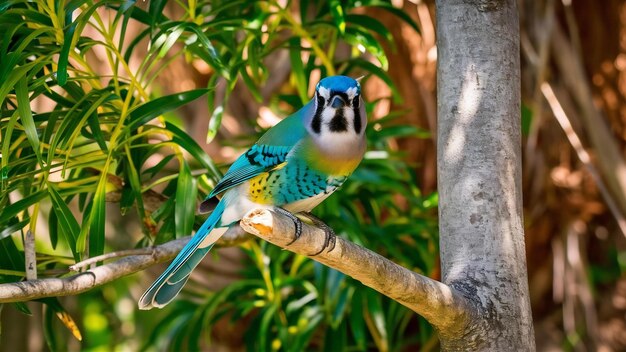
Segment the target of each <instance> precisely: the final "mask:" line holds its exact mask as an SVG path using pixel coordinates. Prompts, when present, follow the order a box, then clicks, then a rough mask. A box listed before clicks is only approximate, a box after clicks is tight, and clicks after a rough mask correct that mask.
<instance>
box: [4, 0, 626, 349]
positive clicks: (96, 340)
mask: <svg viewBox="0 0 626 352" xmlns="http://www.w3.org/2000/svg"><path fill="white" fill-rule="evenodd" d="M211 3H212V4H204V3H202V2H200V3H198V4H196V3H195V2H192V1H189V2H184V1H181V2H167V4H165V3H164V4H163V12H162V13H163V15H164V16H165V19H164V18H160V19H158V20H154V18H158V16H157V15H158V12H157V15H155V13H154V10H153V6H157V5H154V3H153V2H149V1H147V2H138V3H137V4H136V6H137V7H138V8H139V9H143V10H144V13H145V14H146V16H147V15H151V16H152V17H151V18H152V19H153V20H152V21H150V19H149V17H145V19H144V21H141V20H140V19H141V16H140V15H141V14H139V15H138V14H137V13H135V14H134V15H133V19H132V20H130V21H128V22H127V26H125V28H124V35H120V33H121V29H120V28H122V27H121V26H119V27H115V26H116V25H117V24H116V22H115V21H116V19H117V18H116V17H115V15H116V13H118V12H117V11H119V7H120V6H125V5H124V4H126V3H122V2H120V4H122V5H120V4H117V5H116V4H115V2H111V3H109V4H108V5H107V6H108V7H104V6H103V7H100V8H98V9H97V10H96V13H97V14H99V16H100V19H99V20H97V21H93V23H95V25H86V26H85V28H84V29H83V31H82V34H81V36H82V37H85V38H102V37H103V34H102V31H99V30H97V28H99V26H100V21H101V22H102V23H103V24H102V27H103V28H104V27H107V26H108V28H109V29H110V30H111V33H114V35H112V38H114V39H115V42H116V43H117V41H119V43H124V44H125V48H124V49H125V50H126V48H129V46H130V47H132V48H133V49H134V50H129V51H126V52H125V53H128V54H125V56H126V58H127V62H128V65H129V68H128V70H129V71H130V72H134V71H136V70H139V71H141V70H142V69H143V70H145V72H151V73H152V74H153V75H154V77H153V80H150V81H146V82H149V84H148V83H146V85H145V87H146V90H147V91H148V95H149V96H150V97H158V96H165V95H169V94H174V93H178V92H183V91H189V90H192V89H196V88H206V87H209V88H211V90H210V92H209V94H208V95H207V97H206V98H202V99H197V100H193V101H191V102H190V103H189V104H186V105H185V106H183V107H182V108H179V109H177V110H175V112H169V113H168V114H167V116H165V117H163V118H162V119H165V120H163V121H165V122H169V123H170V124H174V125H177V126H179V127H180V128H181V129H183V130H184V131H186V133H187V134H188V135H190V136H191V137H192V138H193V139H194V140H195V141H196V142H197V144H198V145H199V146H201V147H202V148H203V149H204V151H205V152H206V153H207V154H208V155H209V156H210V159H211V160H212V161H214V162H215V164H216V165H217V168H218V169H220V170H222V171H223V170H225V168H226V167H227V166H228V165H229V164H230V163H231V162H232V161H233V160H234V159H235V158H236V157H237V156H238V155H239V154H240V153H241V152H242V151H244V150H245V148H246V147H247V146H249V145H250V144H251V143H253V141H254V140H255V139H256V138H257V137H258V136H259V135H260V133H262V131H263V130H264V129H266V128H268V127H270V126H272V125H274V124H275V123H276V122H277V121H279V120H280V119H281V118H282V117H284V116H287V115H288V114H289V113H291V112H293V111H295V109H297V108H298V107H299V106H302V104H303V103H304V102H306V101H307V99H308V98H307V97H309V96H310V95H311V93H312V91H313V87H314V86H315V84H316V83H317V81H318V80H319V78H320V77H323V76H325V75H328V74H331V73H342V74H348V75H351V76H353V77H357V76H360V75H366V77H365V78H364V80H363V91H364V92H365V95H366V98H367V99H366V100H367V101H368V112H369V118H370V123H369V126H368V129H369V130H368V134H369V143H370V148H369V150H370V152H369V153H368V155H367V156H366V160H364V162H363V164H362V165H361V167H360V169H359V170H358V171H357V172H355V174H354V175H353V177H352V179H351V180H350V182H348V183H347V184H346V185H345V187H344V188H343V189H342V191H341V192H338V193H337V194H335V195H333V197H331V198H329V200H328V201H327V202H326V203H325V204H324V205H323V206H321V207H320V208H319V209H317V210H316V214H317V215H318V216H320V217H321V218H322V219H324V220H325V221H327V222H328V223H329V224H330V225H331V226H332V227H333V228H334V229H335V230H336V231H337V232H338V233H340V234H341V235H343V236H346V237H348V238H350V239H351V240H352V241H355V242H357V243H359V244H361V245H364V246H366V247H368V248H370V249H372V250H375V251H377V252H379V253H381V254H383V255H385V256H387V257H388V258H390V259H392V260H394V261H395V262H398V263H399V264H402V265H405V266H407V267H409V268H411V269H413V270H416V271H418V272H421V273H424V274H426V275H429V276H431V277H434V278H439V272H438V258H437V253H438V249H437V246H438V245H437V242H438V238H437V236H438V234H437V223H436V221H437V219H436V215H437V211H436V206H437V194H436V184H437V178H436V154H435V147H436V146H435V141H436V128H437V125H436V119H437V114H436V106H437V101H436V90H437V86H436V66H437V47H436V42H437V38H436V35H435V25H436V19H435V12H434V1H430V0H425V1H417V0H415V1H402V0H394V1H391V2H382V1H362V2H361V1H330V0H329V1H321V2H309V1H300V2H298V1H291V2H286V1H279V2H276V3H274V2H269V3H264V2H261V4H259V3H256V2H245V1H234V2H232V3H231V5H228V6H226V7H223V8H222V7H220V6H225V4H226V2H224V3H220V2H211ZM270 3H271V4H272V5H269V4H270ZM116 6H117V8H116ZM518 7H519V13H520V26H521V28H520V29H521V43H520V48H521V62H522V72H521V77H522V82H521V89H522V97H523V98H522V99H523V100H522V127H523V145H522V148H523V157H524V159H523V167H524V171H523V177H524V178H523V187H524V221H525V232H526V251H527V258H528V272H529V283H530V295H531V303H532V308H533V317H534V323H535V333H536V340H537V348H538V350H539V351H607V352H608V351H625V350H626V237H625V236H626V232H625V231H626V219H625V215H626V99H625V98H626V2H625V1H619V0H604V1H601V2H600V1H592V0H558V1H557V0H535V1H528V0H520V1H518ZM5 8H6V7H5ZM217 8H219V9H220V10H219V11H217V12H203V11H205V10H207V9H212V10H215V9H217ZM83 9H84V8H83ZM157 9H158V7H157ZM194 9H195V10H194ZM192 10H193V11H192ZM207 11H208V10H207ZM23 15H24V16H28V14H27V13H24V14H23ZM155 16H156V17H155ZM203 16H204V17H203ZM211 16H213V17H211ZM236 18H239V19H241V20H242V21H244V22H245V23H244V24H245V25H244V27H245V29H241V28H243V27H238V26H241V25H242V22H238V21H237V20H235V19H236ZM166 19H169V20H171V21H182V22H185V21H187V22H195V23H199V24H200V23H206V22H211V21H213V22H212V23H213V25H214V27H211V28H209V29H207V30H206V31H207V33H209V39H210V40H211V41H212V42H213V45H215V50H216V52H217V57H219V58H221V60H222V63H221V65H223V66H224V67H226V71H228V72H231V73H233V72H234V73H235V74H234V76H233V75H231V76H228V75H226V76H228V77H225V75H224V74H222V73H221V72H220V70H219V67H220V66H219V65H220V64H216V63H215V58H211V57H208V58H207V57H204V56H202V54H201V53H199V52H198V51H197V50H196V51H194V50H192V49H189V48H187V47H186V46H187V43H188V42H185V40H187V41H189V40H190V39H189V38H190V37H192V36H193V35H188V36H187V37H185V34H183V35H182V36H181V39H180V40H179V38H178V37H176V38H174V39H173V40H172V43H171V45H170V46H169V47H168V49H167V50H162V51H161V52H160V53H159V54H158V55H157V54H155V52H156V51H157V50H159V47H158V45H164V44H163V42H160V43H159V42H158V40H159V39H158V38H159V34H160V33H169V34H171V33H172V31H174V32H175V30H176V27H173V26H169V27H168V26H167V25H164V23H166V22H167V21H166ZM155 23H156V24H155ZM159 26H160V27H159ZM211 31H213V32H211ZM220 31H223V32H220ZM226 32H228V33H229V34H228V35H225V34H224V35H221V34H219V33H226ZM216 33H217V34H216ZM179 35H180V33H179ZM104 36H105V37H106V35H104ZM136 38H138V39H136ZM167 38H171V36H170V37H167ZM183 39H184V40H183ZM163 41H165V42H167V39H166V38H163ZM232 43H235V44H237V46H236V48H240V47H241V48H242V50H241V51H239V49H236V50H235V49H234V50H229V48H228V46H229V45H231V44H232ZM238 45H240V46H238ZM84 50H85V53H84V55H82V54H81V57H83V58H84V60H85V61H86V62H88V64H85V63H81V62H79V60H76V59H72V58H70V66H72V62H74V66H75V67H78V66H80V65H88V66H89V67H92V68H93V70H94V73H95V74H97V75H98V76H99V77H100V78H99V79H100V80H101V81H102V82H108V81H109V79H110V78H111V75H112V74H113V72H114V73H115V74H113V76H114V77H115V75H119V77H120V78H119V79H120V80H121V81H123V80H124V79H125V78H128V74H127V73H125V72H124V70H120V72H117V70H114V69H112V68H111V67H115V65H111V64H110V63H111V62H112V60H111V57H110V56H111V54H110V52H109V51H107V50H105V49H104V48H103V47H102V46H97V45H95V46H93V47H90V48H89V49H84ZM187 50H188V51H187ZM146 53H151V54H154V55H157V56H158V59H157V60H155V61H153V63H152V65H153V66H151V67H150V69H146V68H145V67H144V66H143V65H144V62H145V60H146ZM238 54H240V55H241V56H239V57H237V55H238ZM237 59H241V60H237ZM161 66H163V68H162V69H160V67H161ZM216 67H217V68H216ZM229 70H230V71H229ZM76 71H79V70H78V69H77V70H76ZM74 74H75V75H78V73H76V72H74ZM146 76H149V75H147V74H146ZM235 77H236V78H235ZM85 89H86V88H85ZM86 90H88V89H86ZM9 99H10V98H9ZM148 100H149V98H148ZM57 104H59V102H58V101H56V102H55V100H54V99H32V101H31V106H32V108H33V111H49V110H53V109H55V107H56V106H57ZM9 105H10V104H9ZM9 110H10V109H9ZM6 116H7V115H6V114H4V113H3V123H4V121H6V120H7V119H6ZM103 130H104V131H105V135H106V131H107V130H108V127H106V126H105V127H103ZM167 133H171V132H168V131H165V132H164V135H165V136H171V135H168V134H167ZM109 137H110V136H109V135H107V137H106V138H107V141H108V138H109ZM207 141H208V142H210V143H207ZM5 155H6V154H5ZM167 155H169V154H168V153H161V152H159V153H156V154H154V157H153V159H149V160H146V161H145V163H144V164H143V165H140V169H141V170H144V171H146V174H150V175H151V177H147V178H142V184H143V186H144V188H146V189H150V190H153V191H154V192H157V193H159V194H161V195H163V199H167V198H168V197H173V196H174V190H175V188H176V187H175V186H176V181H173V183H172V181H171V180H169V179H167V180H163V181H162V182H161V181H159V180H161V179H160V178H159V177H167V176H168V175H177V173H179V172H180V171H179V164H178V163H177V162H176V158H169V159H167V158H168V156H167ZM177 155H178V154H177ZM180 155H183V156H184V158H185V159H186V160H188V162H189V165H190V168H191V175H193V176H197V178H198V181H197V182H198V187H199V189H200V190H199V194H198V199H201V198H202V197H203V196H204V195H205V194H206V193H207V192H208V191H209V190H210V189H211V185H212V182H213V181H212V176H211V173H218V172H216V171H211V170H209V171H207V170H206V167H205V165H204V164H202V163H201V162H197V161H194V159H201V158H198V157H197V155H196V154H190V153H188V152H180ZM5 158H6V157H5ZM166 159H167V160H166ZM163 160H165V161H164V162H161V161H163ZM156 165H160V167H159V168H158V169H150V168H151V167H155V166H156ZM152 171H154V172H152ZM116 172H117V173H118V175H121V176H120V177H121V178H122V179H126V176H124V173H123V171H119V170H118V171H116ZM207 172H209V174H210V175H209V176H208V177H207V176H200V175H203V174H204V173H207ZM142 173H143V171H142ZM142 177H143V176H142ZM215 177H217V176H215ZM150 180H157V181H155V182H154V183H151V182H150ZM148 185H154V187H148ZM121 191H122V192H123V191H124V188H122V189H121ZM108 200H109V202H108V203H107V206H106V219H107V221H106V226H105V227H104V228H105V233H106V250H105V251H107V252H108V251H113V250H119V249H126V248H132V247H134V246H144V245H147V244H150V243H152V241H153V240H152V239H153V238H156V242H157V243H158V242H164V241H166V240H168V239H171V238H173V237H175V236H181V235H180V234H176V231H175V229H174V228H173V225H171V220H172V219H173V217H170V218H168V217H167V216H163V217H161V218H158V215H157V217H154V216H152V219H153V220H154V221H153V224H154V227H155V229H154V231H151V230H150V229H151V228H150V226H148V225H150V224H148V225H146V222H145V219H144V221H143V222H142V221H141V220H140V219H141V215H138V214H137V213H136V212H135V211H133V210H127V211H126V210H125V211H122V212H120V208H122V209H124V207H123V204H121V203H123V202H124V201H123V200H119V199H117V200H115V199H108ZM72 202H74V203H76V202H75V200H74V201H72V200H68V201H67V203H68V204H69V207H70V208H71V211H72V212H74V213H75V214H80V213H81V211H82V210H81V207H80V205H77V204H74V203H72ZM120 202H121V203H120ZM163 202H164V200H161V201H160V203H163ZM160 203H159V206H161V205H160ZM130 204H131V205H132V200H131V203H130ZM42 207H43V206H42ZM157 208H158V209H162V210H161V213H167V214H169V213H172V214H173V212H174V211H173V209H171V208H172V207H171V206H170V208H162V207H160V208H159V207H157ZM163 209H165V210H163ZM153 210H154V209H153ZM146 211H147V212H148V213H151V212H152V211H151V210H150V209H148V210H146ZM157 212H158V211H157ZM39 216H43V217H45V216H46V214H45V211H42V214H39ZM76 216H77V217H79V218H80V215H76ZM172 216H173V215H172ZM192 218H193V217H192ZM168 219H169V220H168ZM168 221H170V225H167V223H168ZM201 221H202V218H201V217H198V219H196V226H197V225H198V223H200V222H201ZM41 222H42V224H41V227H39V232H43V233H44V234H42V235H41V236H40V237H41V238H43V239H41V243H39V242H38V243H37V246H38V247H37V248H38V255H43V254H44V253H47V254H48V255H52V256H53V257H55V256H56V257H58V258H62V257H63V258H70V259H71V257H72V253H71V251H70V250H69V249H68V248H62V247H59V248H54V249H53V248H51V247H50V245H49V244H48V242H49V240H48V239H47V238H46V235H45V232H46V226H47V221H45V220H42V221H41ZM163 228H165V230H163ZM157 229H158V230H157ZM5 239H9V240H13V241H15V242H16V243H18V242H20V241H21V239H20V237H19V232H18V234H17V235H16V234H14V235H13V236H12V237H7V238H5ZM18 247H19V245H18ZM53 247H54V246H53ZM19 250H20V249H19V248H16V251H19ZM50 253H52V254H50ZM64 253H65V254H64ZM213 253H214V254H213V255H211V256H209V257H208V258H207V259H206V260H205V262H203V263H202V265H201V267H200V268H199V269H197V270H196V271H195V272H194V275H193V276H192V282H190V283H189V284H188V285H187V289H186V290H185V291H184V292H183V294H182V295H181V298H180V299H179V300H177V301H176V302H174V303H173V304H171V305H169V306H168V307H167V308H165V309H163V310H159V311H148V312H143V311H138V310H137V309H136V300H137V298H138V297H139V295H140V294H141V293H142V292H143V289H145V288H146V287H147V286H148V285H149V284H150V282H152V280H153V279H154V278H155V277H156V276H157V275H158V274H159V273H160V271H161V270H162V269H163V268H164V266H158V267H155V268H150V269H149V270H147V271H145V272H142V273H138V274H135V275H132V276H130V277H127V278H124V279H122V280H119V281H116V282H114V283H111V284H108V285H105V286H103V287H101V288H99V289H97V290H92V291H90V292H87V293H84V294H81V295H79V296H76V297H66V298H61V299H60V302H61V304H62V306H63V307H64V309H65V310H67V312H69V314H70V315H71V316H72V317H73V318H74V320H75V321H76V322H77V325H78V329H79V330H80V331H81V333H82V338H83V341H82V342H79V341H78V340H77V339H75V338H74V337H72V334H71V333H70V332H69V331H68V330H67V329H66V328H65V327H64V326H63V324H62V323H61V322H60V321H57V320H56V319H55V318H54V317H52V315H51V314H50V313H48V312H47V311H46V310H44V311H43V313H42V309H41V307H42V304H41V303H28V304H27V305H22V306H14V305H11V304H5V305H4V307H3V308H2V320H1V323H2V325H1V327H2V334H1V335H0V350H3V351H11V350H13V351H17V350H30V351H39V350H45V349H46V348H51V349H59V350H89V351H108V350H120V351H132V350H140V349H143V350H206V351H238V350H245V349H249V350H294V351H299V350H322V349H324V350H352V351H360V350H381V351H415V350H422V351H435V350H438V343H437V338H436V332H434V331H433V330H432V328H430V326H429V325H428V324H427V323H426V322H425V321H424V320H423V319H421V318H420V317H418V316H416V315H414V314H412V313H411V312H409V311H407V310H406V309H404V308H403V307H401V306H399V305H398V304H395V303H394V302H392V301H390V300H388V299H385V298H381V297H380V296H379V295H378V294H376V293H374V292H372V291H371V290H369V289H366V288H364V287H362V285H361V284H360V283H358V282H355V281H353V280H352V279H350V278H348V277H345V276H343V275H342V274H340V273H337V272H335V271H334V270H330V269H328V268H325V267H323V266H321V265H317V264H315V263H314V262H312V261H310V260H308V259H306V258H302V257H298V256H294V255H292V254H290V253H288V252H286V251H281V250H280V249H277V248H275V247H273V246H271V245H269V244H267V243H262V242H261V241H258V240H256V239H254V240H250V241H247V242H245V243H244V244H242V245H241V246H239V247H231V248H221V249H219V250H217V251H215V252H213ZM64 256H65V257H64ZM52 262H54V264H52V266H50V265H49V266H48V267H46V269H52V268H57V269H58V268H60V267H63V264H62V263H63V261H62V260H60V259H59V260H57V261H54V260H52ZM7 265H8V264H7ZM4 268H5V269H7V268H8V267H4ZM65 268H67V265H65ZM17 276H19V275H17ZM6 281H10V280H8V279H7V280H6ZM25 312H26V313H30V315H28V314H24V313H25ZM51 335H53V336H52V337H51Z"/></svg>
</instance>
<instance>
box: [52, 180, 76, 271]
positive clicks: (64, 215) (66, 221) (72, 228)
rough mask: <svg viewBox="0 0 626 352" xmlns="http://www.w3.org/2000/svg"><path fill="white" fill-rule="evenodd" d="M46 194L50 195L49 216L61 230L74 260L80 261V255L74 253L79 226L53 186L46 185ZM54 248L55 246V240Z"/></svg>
mask: <svg viewBox="0 0 626 352" xmlns="http://www.w3.org/2000/svg"><path fill="white" fill-rule="evenodd" d="M48 194H50V200H51V201H52V212H51V214H50V215H51V216H52V214H54V216H55V218H56V219H57V221H58V224H59V226H60V228H61V233H62V234H63V237H64V239H65V243H66V244H67V246H68V247H69V248H70V249H71V251H72V254H73V255H74V259H75V260H76V261H78V260H80V254H79V253H78V252H77V251H76V241H77V240H78V236H79V234H80V225H79V224H78V221H76V218H75V217H74V214H72V211H71V210H70V208H69V207H68V206H67V204H65V201H64V200H63V198H62V197H61V195H59V193H58V192H57V191H56V189H55V186H54V185H53V184H50V183H49V184H48ZM55 231H56V230H55ZM51 240H52V238H51ZM54 246H56V240H55V244H54Z"/></svg>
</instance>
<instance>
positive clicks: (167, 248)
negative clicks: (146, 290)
mask: <svg viewBox="0 0 626 352" xmlns="http://www.w3.org/2000/svg"><path fill="white" fill-rule="evenodd" d="M190 238H191V237H183V238H179V239H177V240H174V241H170V242H167V243H164V244H162V245H158V246H154V247H152V248H149V247H148V248H144V249H145V252H144V253H138V254H137V253H136V254H135V255H129V256H126V257H124V258H122V259H119V260H117V261H115V262H112V263H108V264H104V265H101V266H99V267H96V268H93V269H90V270H87V271H84V272H82V273H79V274H76V275H72V276H68V277H65V278H46V279H38V280H26V281H20V282H11V283H5V284H0V303H10V302H24V301H30V300H33V299H38V298H44V297H58V296H71V295H76V294H79V293H82V292H85V291H89V290H91V289H93V288H95V287H97V286H100V285H103V284H106V283H109V282H111V281H114V280H117V279H119V278H122V277H124V276H127V275H130V274H134V273H136V272H138V271H141V270H144V269H146V268H148V267H150V266H152V265H154V264H158V263H162V262H165V261H168V260H171V259H172V258H174V257H175V256H176V254H178V252H180V250H181V249H182V248H183V247H184V246H185V244H187V242H188V241H189V239H190ZM249 238H250V235H249V234H247V233H245V232H244V231H243V229H242V228H241V227H239V226H233V227H232V228H230V229H229V230H228V231H227V232H226V233H225V234H224V236H222V239H221V240H220V241H219V242H218V243H217V244H218V246H221V247H229V246H233V245H236V244H239V243H241V242H243V241H246V240H248V239H249ZM139 252H141V250H139ZM120 254H126V253H125V251H122V253H120ZM110 257H111V254H109V256H107V257H106V258H102V257H100V258H99V260H105V259H110ZM113 257H116V256H113ZM116 258H119V256H117V257H116ZM88 261H89V259H88ZM81 263H82V264H81ZM81 263H78V264H80V265H79V267H82V266H84V265H83V264H84V262H81ZM76 269H78V267H77V268H76Z"/></svg>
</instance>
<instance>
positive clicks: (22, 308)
mask: <svg viewBox="0 0 626 352" xmlns="http://www.w3.org/2000/svg"><path fill="white" fill-rule="evenodd" d="M13 307H15V309H17V310H18V311H20V312H21V313H23V314H26V315H28V316H32V315H33V312H31V311H30V308H28V306H27V305H26V303H25V302H14V303H13Z"/></svg>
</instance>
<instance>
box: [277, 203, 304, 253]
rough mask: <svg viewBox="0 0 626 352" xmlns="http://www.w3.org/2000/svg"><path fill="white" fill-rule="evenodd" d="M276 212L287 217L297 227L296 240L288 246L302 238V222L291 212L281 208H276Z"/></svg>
mask: <svg viewBox="0 0 626 352" xmlns="http://www.w3.org/2000/svg"><path fill="white" fill-rule="evenodd" d="M276 212H277V213H280V214H282V215H285V216H286V217H288V218H289V219H291V220H292V221H293V224H294V226H295V233H294V238H293V241H291V242H289V243H287V245H290V244H292V243H294V242H296V241H297V240H298V238H300V236H301V235H302V220H300V218H298V217H297V216H295V215H293V214H292V213H291V212H289V211H287V210H285V209H283V208H281V207H276Z"/></svg>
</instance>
